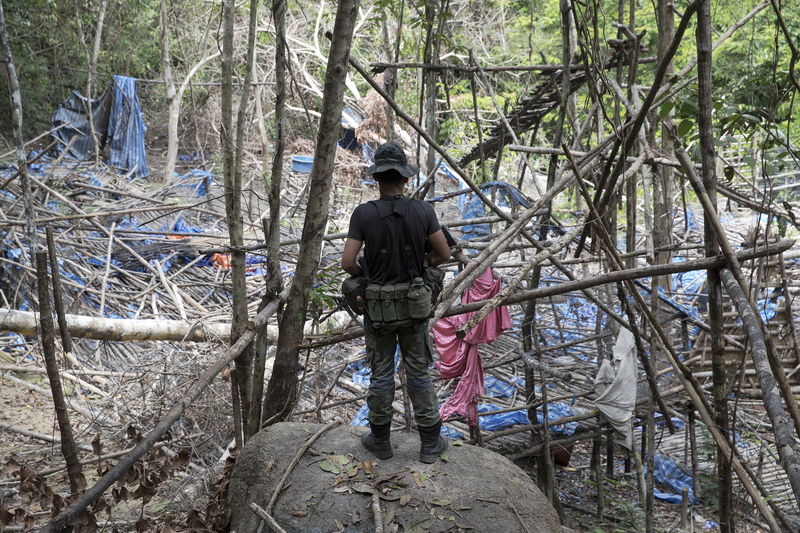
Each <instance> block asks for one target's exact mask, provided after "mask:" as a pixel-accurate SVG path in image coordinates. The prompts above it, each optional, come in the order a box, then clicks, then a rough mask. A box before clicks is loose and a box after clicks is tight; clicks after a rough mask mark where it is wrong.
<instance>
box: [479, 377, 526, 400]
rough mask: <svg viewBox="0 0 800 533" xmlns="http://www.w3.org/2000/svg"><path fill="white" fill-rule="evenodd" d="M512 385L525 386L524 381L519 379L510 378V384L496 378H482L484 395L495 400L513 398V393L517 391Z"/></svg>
mask: <svg viewBox="0 0 800 533" xmlns="http://www.w3.org/2000/svg"><path fill="white" fill-rule="evenodd" d="M512 383H514V384H516V385H520V386H523V387H524V386H525V383H524V381H523V380H522V378H519V377H514V378H511V382H509V381H508V380H505V379H501V378H498V377H497V376H484V378H483V388H484V394H485V395H486V396H493V397H495V398H511V397H512V396H514V391H516V390H517V389H516V388H515V387H514V385H512Z"/></svg>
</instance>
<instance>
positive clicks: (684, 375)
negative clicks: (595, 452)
mask: <svg viewBox="0 0 800 533" xmlns="http://www.w3.org/2000/svg"><path fill="white" fill-rule="evenodd" d="M573 165H574V163H573ZM580 183H582V182H580V181H579V184H580ZM581 190H582V191H583V192H584V193H585V192H586V191H585V188H581ZM587 200H588V198H587ZM589 205H590V206H592V209H593V210H594V207H593V203H589ZM600 229H601V231H602V225H600ZM607 250H608V251H609V252H610V253H611V255H612V257H613V256H614V254H615V253H616V249H614V248H611V247H607ZM616 261H617V262H618V263H619V264H621V262H620V261H619V257H618V256H616ZM627 284H628V290H629V293H630V294H631V295H632V296H633V298H634V300H635V301H636V304H637V305H638V307H639V311H640V312H641V313H642V314H643V315H644V317H645V318H646V320H647V322H649V323H650V327H651V328H652V329H653V331H654V332H655V334H656V335H655V339H657V341H658V342H659V343H660V344H661V346H660V347H661V348H663V349H664V353H665V355H666V357H667V360H668V361H669V362H670V364H671V365H672V367H673V368H674V369H675V375H676V377H677V378H678V380H679V381H680V382H681V384H682V385H683V386H684V388H685V389H686V392H687V393H688V394H689V397H690V399H691V401H692V403H693V404H694V406H695V408H696V409H697V412H698V413H699V414H700V418H701V419H702V420H703V422H704V423H705V424H706V426H707V427H708V431H709V433H710V434H711V436H712V437H713V439H714V442H715V443H716V445H717V446H718V447H719V449H720V450H721V451H722V453H725V454H726V455H727V456H730V458H731V464H732V466H733V468H734V470H735V471H736V474H737V475H738V476H739V480H740V482H741V484H742V485H743V486H744V488H745V490H746V491H747V492H748V494H749V495H750V497H751V498H752V499H753V502H754V503H755V505H756V507H757V508H758V510H759V512H760V513H761V515H762V516H763V517H764V518H765V520H767V522H768V523H769V526H770V529H771V530H772V532H773V533H779V532H780V531H781V528H780V526H779V525H778V523H777V521H776V519H775V515H774V514H773V512H772V510H771V509H770V507H769V506H768V504H767V502H766V501H765V500H764V498H762V497H761V495H760V494H759V492H758V489H757V487H756V486H755V484H754V483H753V481H752V480H751V479H750V478H749V477H748V472H747V471H746V469H745V468H744V467H743V466H742V462H741V459H740V458H739V456H738V455H737V454H736V450H735V448H733V449H732V447H731V445H730V443H729V442H728V437H727V435H725V434H723V433H722V432H721V431H720V430H719V429H718V428H717V427H716V425H715V424H714V420H713V417H712V415H711V407H710V406H709V405H708V401H707V400H706V398H705V396H704V395H703V392H702V389H701V387H700V386H699V384H698V383H697V380H696V379H695V378H694V376H692V372H691V370H689V368H687V367H686V365H685V364H684V363H683V362H681V360H680V359H679V358H678V354H677V353H676V352H675V348H674V347H673V346H672V343H671V342H670V340H669V337H668V336H667V334H666V332H665V331H664V328H663V327H662V326H661V324H660V323H659V322H658V320H657V319H656V317H655V316H654V315H653V313H652V311H651V310H650V307H649V306H648V305H647V303H646V302H645V301H644V298H643V297H642V295H641V294H639V292H638V291H637V290H636V288H635V286H634V285H633V283H632V282H631V281H627ZM665 414H666V413H665Z"/></svg>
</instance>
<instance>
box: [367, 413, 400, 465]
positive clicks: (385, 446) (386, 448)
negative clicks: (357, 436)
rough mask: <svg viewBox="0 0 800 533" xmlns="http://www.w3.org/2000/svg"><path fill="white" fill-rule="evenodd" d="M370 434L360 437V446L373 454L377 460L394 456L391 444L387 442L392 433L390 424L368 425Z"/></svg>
mask: <svg viewBox="0 0 800 533" xmlns="http://www.w3.org/2000/svg"><path fill="white" fill-rule="evenodd" d="M369 428H370V432H369V433H363V434H362V435H361V445H362V446H364V448H366V449H368V450H369V451H371V452H372V453H373V454H375V457H377V458H378V459H389V458H390V457H392V456H393V455H394V450H393V449H392V443H391V442H390V440H389V437H390V435H391V431H392V423H391V422H389V423H388V424H381V425H377V424H373V423H372V422H370V424H369Z"/></svg>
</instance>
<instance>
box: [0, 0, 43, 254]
mask: <svg viewBox="0 0 800 533" xmlns="http://www.w3.org/2000/svg"><path fill="white" fill-rule="evenodd" d="M0 47H1V48H2V52H3V61H4V63H5V65H6V73H7V74H8V85H9V87H8V92H9V94H10V95H11V127H12V129H13V131H14V148H15V151H16V155H17V168H18V169H19V179H20V182H21V183H22V194H23V197H24V202H25V212H26V215H27V216H26V217H25V233H26V234H27V236H28V246H29V249H28V250H29V253H30V256H29V260H30V264H31V265H32V264H33V253H34V251H36V250H37V249H38V248H39V245H38V243H37V240H36V228H35V227H34V225H33V217H34V216H35V212H34V210H33V196H32V194H31V182H30V180H29V179H28V160H27V158H26V157H25V141H24V140H23V138H22V95H21V93H20V90H19V78H17V69H16V68H15V67H14V59H13V57H12V56H11V42H10V41H9V39H8V28H7V27H6V18H5V15H4V13H3V2H2V0H0Z"/></svg>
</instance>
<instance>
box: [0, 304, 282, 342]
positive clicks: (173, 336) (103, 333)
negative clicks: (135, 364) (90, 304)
mask: <svg viewBox="0 0 800 533" xmlns="http://www.w3.org/2000/svg"><path fill="white" fill-rule="evenodd" d="M64 318H65V321H66V326H67V331H68V332H69V334H70V335H71V336H72V337H76V338H79V339H96V340H104V341H118V342H128V341H173V342H214V341H223V342H227V341H228V339H229V338H230V324H220V323H215V322H211V323H205V324H192V323H190V322H185V321H183V320H161V319H138V320H133V319H128V318H102V317H96V316H84V315H69V314H68V315H64ZM0 324H2V325H3V331H13V332H15V333H19V334H20V335H36V313H33V312H31V311H18V310H16V309H0ZM275 333H276V332H275V331H272V334H273V336H274V334H275Z"/></svg>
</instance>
